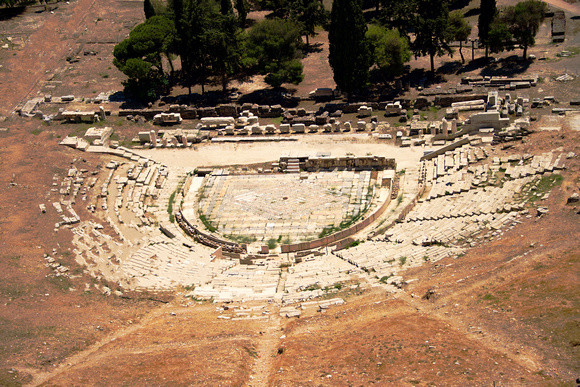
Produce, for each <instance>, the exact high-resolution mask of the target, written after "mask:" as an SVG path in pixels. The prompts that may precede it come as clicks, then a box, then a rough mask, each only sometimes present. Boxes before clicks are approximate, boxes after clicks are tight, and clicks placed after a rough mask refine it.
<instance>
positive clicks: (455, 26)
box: [449, 10, 471, 63]
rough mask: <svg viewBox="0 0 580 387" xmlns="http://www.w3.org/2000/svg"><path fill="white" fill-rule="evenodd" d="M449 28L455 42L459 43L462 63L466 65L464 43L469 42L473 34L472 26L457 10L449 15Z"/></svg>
mask: <svg viewBox="0 0 580 387" xmlns="http://www.w3.org/2000/svg"><path fill="white" fill-rule="evenodd" d="M449 28H450V34H451V36H452V38H453V40H458V41H459V55H461V63H465V58H464V57H463V52H462V51H461V49H462V48H463V42H464V41H466V40H467V38H468V37H469V35H470V34H471V25H469V23H467V21H466V20H465V18H464V17H463V13H462V12H461V11H460V10H455V11H453V12H451V13H450V14H449Z"/></svg>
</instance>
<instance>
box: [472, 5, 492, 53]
mask: <svg viewBox="0 0 580 387" xmlns="http://www.w3.org/2000/svg"><path fill="white" fill-rule="evenodd" d="M495 1H496V0H481V4H480V6H479V19H478V24H477V28H478V31H479V40H480V42H481V43H483V44H484V45H485V57H486V58H487V57H488V56H489V32H490V30H491V28H492V23H493V22H494V20H495V18H496V16H497V6H496V3H495Z"/></svg>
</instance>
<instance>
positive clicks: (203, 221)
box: [199, 214, 217, 232]
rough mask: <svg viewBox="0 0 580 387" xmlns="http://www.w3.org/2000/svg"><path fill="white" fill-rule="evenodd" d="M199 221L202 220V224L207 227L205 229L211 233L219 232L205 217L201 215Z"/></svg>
mask: <svg viewBox="0 0 580 387" xmlns="http://www.w3.org/2000/svg"><path fill="white" fill-rule="evenodd" d="M199 220H201V223H203V225H204V226H205V228H206V229H207V230H208V231H209V232H215V231H216V230H217V229H216V228H215V227H214V226H212V224H211V223H210V222H209V220H207V218H206V217H205V215H203V214H200V215H199Z"/></svg>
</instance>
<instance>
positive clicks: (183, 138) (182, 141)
mask: <svg viewBox="0 0 580 387" xmlns="http://www.w3.org/2000/svg"><path fill="white" fill-rule="evenodd" d="M181 143H182V144H183V147H184V148H187V145H188V144H187V136H181Z"/></svg>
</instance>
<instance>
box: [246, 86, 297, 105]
mask: <svg viewBox="0 0 580 387" xmlns="http://www.w3.org/2000/svg"><path fill="white" fill-rule="evenodd" d="M299 102H300V99H299V98H294V97H292V96H291V95H290V93H289V92H288V90H286V89H285V88H279V89H261V90H255V91H253V92H251V93H249V94H244V95H243V96H241V97H240V99H239V101H238V103H240V104H244V103H251V104H258V105H282V106H283V107H296V106H298V103H299Z"/></svg>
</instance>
